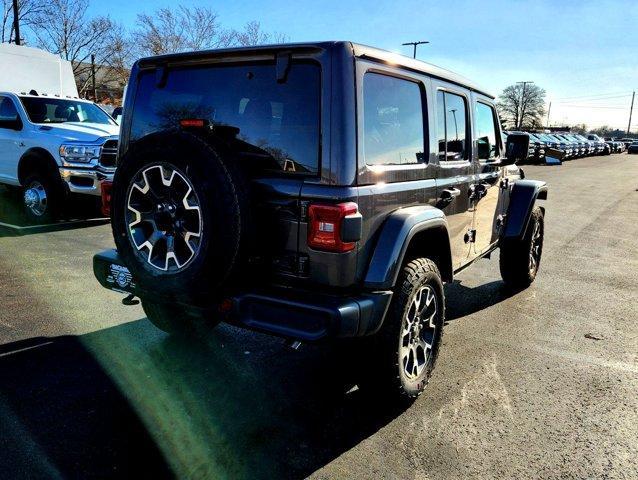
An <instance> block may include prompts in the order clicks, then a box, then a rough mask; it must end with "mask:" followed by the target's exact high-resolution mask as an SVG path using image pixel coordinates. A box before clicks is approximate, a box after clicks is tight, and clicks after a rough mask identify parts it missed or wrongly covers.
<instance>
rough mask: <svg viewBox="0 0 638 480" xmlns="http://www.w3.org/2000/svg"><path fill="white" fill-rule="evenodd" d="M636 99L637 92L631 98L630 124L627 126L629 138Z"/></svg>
mask: <svg viewBox="0 0 638 480" xmlns="http://www.w3.org/2000/svg"><path fill="white" fill-rule="evenodd" d="M634 98H636V91H635V90H634V93H633V95H632V96H631V107H629V123H628V124H627V136H629V130H631V115H632V114H633V113H634Z"/></svg>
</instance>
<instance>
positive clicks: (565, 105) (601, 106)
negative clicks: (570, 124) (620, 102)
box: [561, 103, 627, 110]
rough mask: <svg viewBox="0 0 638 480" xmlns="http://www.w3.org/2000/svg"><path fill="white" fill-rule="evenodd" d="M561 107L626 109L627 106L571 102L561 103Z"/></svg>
mask: <svg viewBox="0 0 638 480" xmlns="http://www.w3.org/2000/svg"><path fill="white" fill-rule="evenodd" d="M561 108H603V109H609V110H625V108H627V107H620V106H618V107H612V106H605V105H570V104H564V103H563V104H561Z"/></svg>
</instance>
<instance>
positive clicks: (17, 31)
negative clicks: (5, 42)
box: [13, 0, 20, 45]
mask: <svg viewBox="0 0 638 480" xmlns="http://www.w3.org/2000/svg"><path fill="white" fill-rule="evenodd" d="M13 30H14V31H15V35H16V45H20V15H19V10H18V0H13Z"/></svg>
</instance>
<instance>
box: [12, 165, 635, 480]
mask: <svg viewBox="0 0 638 480" xmlns="http://www.w3.org/2000/svg"><path fill="white" fill-rule="evenodd" d="M524 170H525V173H526V175H527V177H528V178H538V179H543V180H546V181H548V183H549V184H550V191H549V199H548V200H547V202H546V208H547V216H546V240H545V246H544V252H543V260H542V264H541V270H540V272H539V276H538V278H537V281H536V283H534V284H533V285H532V287H530V288H529V289H527V290H525V291H523V292H520V293H517V294H514V295H511V294H510V293H508V292H507V291H506V290H505V289H504V288H503V285H502V282H501V281H500V276H499V271H498V259H497V258H496V257H497V255H496V256H493V258H492V259H491V260H489V261H488V260H481V261H480V262H479V263H477V264H476V265H474V267H473V268H471V269H468V270H467V271H465V272H463V273H462V274H460V275H459V276H458V277H457V279H456V280H455V282H454V283H453V284H450V285H447V287H446V295H447V300H448V323H447V325H446V327H445V336H444V339H443V345H442V349H441V353H440V356H439V360H438V365H437V368H436V370H435V373H434V375H433V377H432V380H431V382H430V385H429V387H428V389H427V391H426V393H425V394H424V395H423V396H421V397H420V398H419V399H418V401H417V402H416V403H415V404H414V405H413V406H411V407H410V408H408V409H406V410H404V409H397V408H396V407H393V406H389V405H385V404H384V402H382V401H379V400H378V399H375V398H370V397H366V396H365V395H364V394H363V393H362V392H360V391H357V390H356V389H354V390H353V389H352V382H353V378H356V372H349V371H348V369H344V368H342V367H343V366H342V365H341V364H340V358H341V357H339V356H337V355H335V354H334V351H333V350H332V349H331V348H330V347H327V346H306V347H303V348H302V349H301V350H300V351H297V352H295V351H291V350H289V349H287V348H286V347H285V346H284V345H283V343H282V341H281V340H278V339H275V338H270V337H266V336H263V335H259V334H255V333H249V332H244V331H240V330H237V329H234V328H232V327H228V326H222V327H220V328H218V329H216V330H215V331H213V332H211V334H210V335H209V336H208V337H207V338H204V339H202V341H201V342H197V343H192V342H186V341H184V340H178V339H174V338H170V337H168V336H167V335H165V334H164V333H162V332H160V331H158V330H156V329H155V328H153V327H152V326H151V324H150V323H149V322H148V320H146V319H145V317H144V313H143V312H142V309H141V308H140V307H139V306H134V307H126V306H123V305H122V304H121V303H120V298H121V297H120V296H119V295H117V294H115V293H112V292H108V291H106V290H104V289H102V288H100V287H99V286H98V284H97V282H96V281H95V280H94V278H93V274H92V269H91V257H92V255H93V253H95V252H96V251H98V250H101V249H105V248H108V247H110V246H111V245H112V239H111V233H110V227H109V225H108V224H106V223H105V222H101V221H91V222H81V223H73V224H69V225H66V226H61V227H51V228H45V229H32V230H29V229H27V230H16V229H14V228H7V227H6V226H4V227H2V226H0V292H1V293H0V298H1V299H2V308H1V309H0V429H1V430H0V431H1V432H2V434H1V435H0V471H2V472H3V476H7V477H13V476H18V477H22V478H24V477H29V478H104V477H109V476H120V477H131V476H136V477H140V476H142V475H143V477H144V478H164V477H173V476H178V477H181V478H303V477H306V476H313V477H315V478H388V479H395V478H396V479H405V478H410V479H412V478H414V479H419V480H421V479H434V478H467V477H469V476H476V477H480V478H519V479H520V478H628V479H630V478H638V461H637V460H636V459H637V458H638V287H637V285H638V156H635V155H612V156H609V157H593V158H585V159H578V160H574V161H571V162H566V163H565V164H564V165H562V166H557V167H545V166H525V167H524ZM2 195H5V196H6V193H0V200H1V198H5V197H2ZM4 205H9V204H8V203H5V204H4ZM7 208H8V209H10V208H11V207H5V211H3V212H0V213H3V214H7ZM0 221H2V219H0ZM353 374H354V375H355V377H352V375H353Z"/></svg>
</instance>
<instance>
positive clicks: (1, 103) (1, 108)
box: [0, 97, 20, 128]
mask: <svg viewBox="0 0 638 480" xmlns="http://www.w3.org/2000/svg"><path fill="white" fill-rule="evenodd" d="M19 118H20V117H19V116H18V111H17V110H16V107H15V105H14V104H13V102H12V101H11V99H10V98H8V97H0V122H3V123H4V122H16V121H18V119H19ZM0 128H4V127H3V125H2V124H0Z"/></svg>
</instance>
